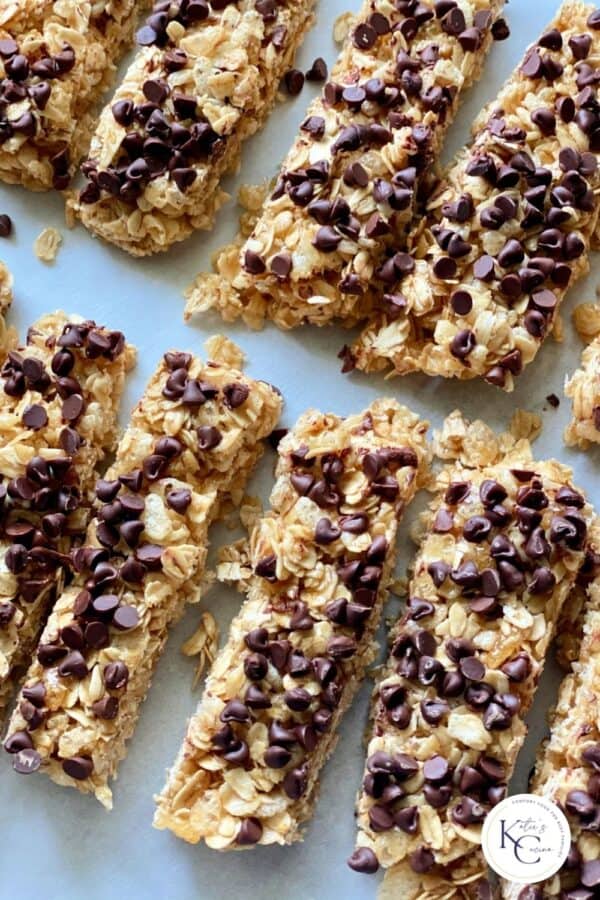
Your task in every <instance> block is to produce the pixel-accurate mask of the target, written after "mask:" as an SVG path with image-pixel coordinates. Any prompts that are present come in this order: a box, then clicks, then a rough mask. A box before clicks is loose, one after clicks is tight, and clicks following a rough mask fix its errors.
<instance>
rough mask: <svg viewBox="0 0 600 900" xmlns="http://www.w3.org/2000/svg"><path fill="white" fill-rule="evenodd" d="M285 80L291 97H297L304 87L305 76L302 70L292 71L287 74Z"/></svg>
mask: <svg viewBox="0 0 600 900" xmlns="http://www.w3.org/2000/svg"><path fill="white" fill-rule="evenodd" d="M283 80H284V82H285V87H286V90H287V92H288V94H289V95H290V96H291V97H296V96H297V95H298V94H299V93H300V91H301V90H302V88H303V87H304V75H303V73H302V72H301V71H300V69H290V70H289V72H286V73H285V75H284V77H283Z"/></svg>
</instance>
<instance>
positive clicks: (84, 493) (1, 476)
mask: <svg viewBox="0 0 600 900" xmlns="http://www.w3.org/2000/svg"><path fill="white" fill-rule="evenodd" d="M134 360H135V352H134V350H133V348H132V347H131V346H130V345H128V344H126V343H125V341H124V338H123V335H122V334H121V332H119V331H107V330H106V329H105V328H102V327H98V326H96V325H95V323H93V322H87V321H84V320H83V319H82V318H81V317H78V316H67V315H65V313H62V312H58V313H54V314H52V315H48V316H44V317H43V318H42V319H40V320H39V321H38V322H36V323H35V324H34V325H33V326H32V327H31V328H30V329H29V332H28V335H27V343H26V344H25V345H24V346H20V347H18V348H17V349H16V350H10V351H9V353H8V356H7V358H6V359H5V361H4V364H3V366H2V369H0V428H1V431H2V446H1V447H0V558H1V560H2V565H1V572H0V716H2V714H3V712H4V707H5V705H6V703H7V701H8V699H9V697H10V694H11V692H12V689H13V688H14V680H15V678H16V677H18V676H19V675H21V674H22V671H23V668H24V666H26V665H27V664H28V663H29V658H30V654H31V652H32V651H33V648H34V647H35V643H36V641H37V639H38V637H39V634H40V630H41V628H42V626H43V623H44V620H45V617H46V615H47V613H48V610H49V608H50V606H51V604H52V602H53V600H54V598H55V596H56V593H57V591H60V589H61V586H62V583H63V579H64V571H65V569H64V567H65V565H67V564H68V563H69V556H68V554H69V551H70V550H71V548H72V546H73V543H74V541H77V540H81V538H82V537H83V535H84V534H85V527H86V524H87V511H88V508H89V494H90V492H91V490H92V489H93V486H94V481H95V479H96V477H97V473H96V467H97V465H98V463H99V462H101V461H102V460H103V459H104V457H105V455H106V453H108V452H110V451H111V450H112V449H113V448H114V445H115V443H116V432H117V413H118V409H119V402H120V399H121V395H122V393H123V386H124V380H125V374H126V373H127V372H128V371H129V369H131V367H132V366H133V363H134Z"/></svg>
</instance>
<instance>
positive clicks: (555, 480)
mask: <svg viewBox="0 0 600 900" xmlns="http://www.w3.org/2000/svg"><path fill="white" fill-rule="evenodd" d="M449 425H450V427H448V428H446V429H445V433H443V434H442V436H441V443H442V444H445V447H446V450H450V451H452V445H453V444H454V445H455V447H454V452H455V451H456V450H458V453H456V452H455V455H456V457H457V461H456V462H454V463H453V464H451V465H450V466H448V467H447V468H446V469H445V470H443V472H442V473H441V475H440V478H439V480H438V489H439V494H438V496H437V498H436V499H435V500H434V501H433V502H432V504H431V506H430V509H429V511H428V512H427V513H425V514H424V517H423V521H422V534H423V536H422V540H421V543H420V546H419V550H418V552H417V555H416V557H415V560H414V563H413V568H412V577H411V579H410V583H409V591H408V601H407V606H406V611H405V613H404V615H403V616H402V617H401V618H400V620H399V621H398V622H397V624H396V625H395V626H394V627H393V628H392V632H391V644H390V655H389V657H388V661H387V663H386V664H385V666H384V667H383V669H382V671H381V677H380V680H379V681H378V684H377V686H376V688H375V691H374V695H373V706H372V718H373V730H372V734H371V738H370V741H369V745H368V750H367V761H366V766H365V771H364V777H363V782H362V787H361V792H360V795H359V800H358V827H359V832H358V838H357V849H356V851H355V853H354V854H353V856H352V857H351V858H350V860H349V863H350V866H351V867H352V868H353V869H355V870H357V871H361V872H375V871H377V869H378V867H379V866H381V867H383V868H385V869H386V870H388V874H387V875H386V879H385V882H384V883H385V885H386V890H388V891H389V892H390V893H389V896H393V892H394V890H396V891H397V893H399V894H400V895H401V896H402V897H403V898H406V900H442V898H445V897H450V896H456V897H465V898H466V897H471V896H473V897H477V896H479V897H485V896H491V893H490V892H491V886H490V885H489V883H488V882H487V875H486V866H485V863H484V861H483V857H482V855H481V852H480V850H479V847H480V841H481V827H482V823H483V821H484V819H485V816H486V814H487V812H488V811H489V810H490V809H491V808H492V807H493V806H495V805H496V804H497V803H498V802H499V801H500V800H502V799H503V798H504V796H505V793H506V788H507V783H508V781H509V779H510V777H511V775H512V772H513V769H514V765H515V761H516V758H517V754H518V752H519V750H520V748H521V746H522V744H523V740H524V738H525V734H526V726H525V723H524V718H525V716H526V714H527V712H528V710H529V709H530V707H531V703H532V700H533V697H534V694H535V691H536V687H537V684H538V681H539V678H540V675H541V672H542V670H543V667H544V662H545V658H546V653H547V650H548V646H549V643H550V641H551V640H552V637H553V635H554V633H555V629H556V625H557V621H558V619H559V616H560V614H561V610H562V608H563V604H564V603H565V601H566V599H567V598H568V597H569V595H570V594H571V592H572V591H573V589H574V586H575V583H576V579H577V577H578V573H579V570H580V568H581V567H582V565H583V564H584V562H585V560H586V548H587V539H588V530H589V528H590V525H591V522H592V520H593V511H592V509H591V507H590V506H589V504H588V503H587V501H586V499H585V497H584V495H583V494H582V493H581V492H580V491H579V490H577V489H576V488H574V487H573V485H572V480H571V479H572V473H571V471H570V469H568V468H567V467H565V466H563V465H561V464H560V463H558V462H556V461H552V460H550V461H543V462H540V461H536V460H534V459H533V457H532V454H531V448H530V446H529V443H528V442H527V441H526V440H518V441H514V442H513V444H512V446H510V444H509V443H508V442H507V441H506V439H505V438H504V439H502V440H501V441H499V442H497V443H496V448H495V450H496V454H494V447H493V442H492V443H490V442H489V441H488V440H487V429H486V428H485V427H484V426H483V425H482V423H473V424H472V425H468V424H467V425H466V428H465V430H464V437H463V438H462V439H461V440H460V441H459V443H458V444H456V435H457V429H456V418H455V417H453V418H452V419H451V420H449ZM478 445H479V446H481V448H482V453H481V454H478V453H477V447H478ZM466 448H470V452H469V453H468V458H467V459H466V458H465V454H464V451H465V449H466ZM490 450H491V451H492V452H491V453H490ZM494 455H495V457H496V458H494Z"/></svg>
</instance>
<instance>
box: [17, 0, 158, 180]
mask: <svg viewBox="0 0 600 900" xmlns="http://www.w3.org/2000/svg"><path fill="white" fill-rule="evenodd" d="M143 6H144V4H143V3H141V2H140V3H137V2H136V0H111V2H106V0H100V2H95V3H91V2H90V0H85V2H80V3H78V2H75V0H61V2H37V0H15V2H11V3H5V4H3V8H2V10H1V11H0V179H2V181H8V182H10V183H13V184H14V183H17V184H23V185H25V187H28V188H30V189H31V190H48V189H49V188H52V187H54V188H57V189H58V190H63V189H64V188H66V187H67V185H68V184H69V181H70V178H71V176H72V174H73V169H74V166H75V165H76V164H77V162H78V161H79V160H80V159H81V157H82V156H83V154H84V153H85V150H86V148H87V144H88V143H89V138H90V131H91V123H92V121H93V106H94V103H95V102H96V101H97V100H98V99H99V97H100V96H101V94H102V92H103V91H104V90H106V88H107V86H108V84H109V83H110V81H111V79H112V77H113V75H114V71H115V64H116V63H117V62H118V60H119V59H120V57H121V56H122V54H123V53H124V52H125V50H126V49H127V47H128V46H129V45H130V44H131V42H132V40H133V27H134V22H135V18H136V13H137V12H138V11H139V10H140V9H141V8H143Z"/></svg>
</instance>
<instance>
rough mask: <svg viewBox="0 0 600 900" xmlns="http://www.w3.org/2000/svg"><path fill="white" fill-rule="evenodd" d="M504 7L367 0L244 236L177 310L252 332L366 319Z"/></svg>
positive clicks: (480, 1)
mask: <svg viewBox="0 0 600 900" xmlns="http://www.w3.org/2000/svg"><path fill="white" fill-rule="evenodd" d="M503 5H504V4H503V0H491V2H490V0H468V2H462V3H461V4H460V9H458V8H450V7H446V6H444V5H443V4H439V3H434V2H429V0H426V2H421V3H417V2H416V0H415V2H412V0H407V2H401V3H393V2H391V0H366V2H364V3H363V5H362V7H361V10H360V13H359V14H358V16H357V17H356V21H355V22H354V23H353V26H352V28H351V30H350V33H349V35H348V37H347V39H346V42H345V44H344V47H343V49H342V52H341V54H340V57H339V59H338V61H337V63H336V65H335V67H334V69H333V71H332V73H331V77H330V80H329V81H328V83H327V84H326V85H325V88H324V91H323V95H322V97H320V98H319V99H317V100H315V101H314V102H313V103H312V104H311V105H310V107H309V109H308V111H307V114H306V117H305V119H304V121H303V123H302V125H301V127H300V133H299V136H298V137H297V139H296V141H295V143H294V144H293V146H292V148H291V150H290V152H289V153H288V155H287V157H286V159H285V160H284V163H283V165H282V168H281V171H280V173H279V177H278V179H277V182H276V184H275V185H274V189H273V190H272V191H270V192H269V196H268V197H267V198H266V199H265V203H264V206H263V208H262V209H261V210H260V211H259V212H258V216H257V221H256V223H255V226H254V228H253V230H252V233H251V235H250V236H249V237H248V239H247V240H245V241H244V240H241V239H238V241H237V242H236V243H234V244H232V245H230V246H228V247H225V248H224V249H223V250H222V251H221V253H220V254H219V257H218V259H217V262H216V270H217V273H216V274H214V275H200V276H198V278H197V280H196V281H195V283H194V284H193V285H192V286H191V288H190V289H189V291H188V294H187V296H188V303H187V308H186V315H188V316H190V315H192V314H193V313H195V312H199V311H203V310H205V309H207V308H210V307H215V308H217V309H218V310H219V312H220V313H221V314H222V315H223V317H224V318H225V319H226V320H227V321H231V320H233V319H235V318H238V317H241V318H243V319H244V321H245V322H246V323H247V324H248V325H250V326H251V327H253V328H256V327H260V326H261V325H262V323H263V321H264V319H265V318H270V319H272V320H273V321H274V322H275V323H276V324H277V325H278V326H279V327H281V328H292V327H294V326H297V325H300V324H302V323H305V322H310V323H313V324H317V325H324V324H327V323H329V322H331V321H332V320H334V319H339V320H341V321H342V322H343V323H344V324H345V325H353V324H356V323H357V322H358V321H360V320H361V319H364V317H365V315H366V313H367V312H368V310H369V308H370V302H371V298H370V290H369V288H370V284H371V282H372V280H373V278H374V277H375V276H376V274H377V272H378V270H379V268H380V267H381V266H382V265H384V264H385V261H386V256H387V253H388V251H389V248H390V247H393V246H399V245H400V244H402V243H403V242H404V241H405V240H406V235H407V232H408V226H409V224H410V221H411V218H412V216H413V214H414V211H415V205H416V198H417V195H418V193H419V191H420V190H421V189H422V187H423V183H424V181H425V180H426V179H428V178H429V177H430V175H431V166H432V163H433V161H434V160H435V158H436V156H437V154H438V152H439V150H440V147H441V144H442V142H443V139H444V136H445V133H446V130H447V128H448V126H449V125H450V123H451V122H452V119H453V117H454V115H455V113H456V110H457V109H458V106H459V103H460V100H461V99H462V95H463V92H464V91H465V90H466V89H467V88H468V87H469V85H470V84H472V83H473V82H474V81H475V80H476V79H477V78H478V77H479V75H480V74H481V70H482V67H483V63H484V61H485V57H486V55H487V52H488V50H489V48H490V46H491V43H492V40H493V35H494V33H495V34H496V35H497V36H503V29H504V25H502V28H499V27H498V26H500V22H499V21H498V20H499V16H500V13H501V11H502V8H503ZM240 245H241V246H240Z"/></svg>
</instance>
